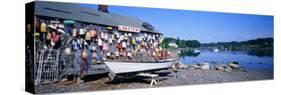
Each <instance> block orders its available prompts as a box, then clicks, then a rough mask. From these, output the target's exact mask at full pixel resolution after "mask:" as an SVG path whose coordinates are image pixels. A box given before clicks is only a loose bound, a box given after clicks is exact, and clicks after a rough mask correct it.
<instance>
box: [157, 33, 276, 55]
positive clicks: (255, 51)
mask: <svg viewBox="0 0 281 95" xmlns="http://www.w3.org/2000/svg"><path fill="white" fill-rule="evenodd" d="M169 43H175V44H177V48H179V50H180V51H181V52H182V55H185V54H186V53H189V54H190V53H192V50H194V49H199V50H208V51H212V50H213V49H218V50H219V51H243V52H246V53H247V54H248V55H255V56H273V46H274V45H273V38H257V39H253V40H247V41H239V42H238V41H231V42H216V43H200V42H199V41H198V40H181V39H180V38H177V39H175V38H169V37H166V38H164V40H163V43H162V47H164V48H174V47H171V46H169ZM194 55H196V54H194Z"/></svg>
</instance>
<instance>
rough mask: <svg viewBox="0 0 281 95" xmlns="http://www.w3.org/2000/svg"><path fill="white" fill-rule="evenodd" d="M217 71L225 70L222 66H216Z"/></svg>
mask: <svg viewBox="0 0 281 95" xmlns="http://www.w3.org/2000/svg"><path fill="white" fill-rule="evenodd" d="M216 70H219V71H224V68H223V67H222V66H221V65H218V66H216Z"/></svg>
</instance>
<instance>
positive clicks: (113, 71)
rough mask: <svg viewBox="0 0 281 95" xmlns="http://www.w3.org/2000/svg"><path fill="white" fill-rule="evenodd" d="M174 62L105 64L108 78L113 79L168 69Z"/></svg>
mask: <svg viewBox="0 0 281 95" xmlns="http://www.w3.org/2000/svg"><path fill="white" fill-rule="evenodd" d="M175 63H176V60H167V61H160V62H156V63H153V62H151V63H134V62H105V65H106V66H107V67H108V69H109V77H110V78H111V79H113V78H114V77H115V76H116V75H117V74H126V73H138V72H145V71H157V70H163V69H168V68H170V67H171V66H172V65H173V64H175Z"/></svg>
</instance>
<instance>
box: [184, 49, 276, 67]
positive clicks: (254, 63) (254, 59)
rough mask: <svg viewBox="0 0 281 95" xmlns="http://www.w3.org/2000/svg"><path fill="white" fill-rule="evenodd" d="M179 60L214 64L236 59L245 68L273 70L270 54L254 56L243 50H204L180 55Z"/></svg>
mask: <svg viewBox="0 0 281 95" xmlns="http://www.w3.org/2000/svg"><path fill="white" fill-rule="evenodd" d="M181 61H182V62H183V63H185V64H192V63H197V62H210V63H215V64H226V63H227V62H231V61H237V62H239V63H240V65H242V66H243V67H245V68H248V69H257V70H270V71H272V70H273V57H272V56H262V57H260V56H255V55H248V54H247V53H243V52H229V51H227V52H210V51H204V52H201V53H200V54H195V55H194V54H193V55H192V56H187V55H185V56H182V57H181Z"/></svg>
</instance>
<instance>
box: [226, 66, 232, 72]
mask: <svg viewBox="0 0 281 95" xmlns="http://www.w3.org/2000/svg"><path fill="white" fill-rule="evenodd" d="M224 71H225V72H228V73H230V72H232V68H231V67H229V66H227V67H226V68H224Z"/></svg>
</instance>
